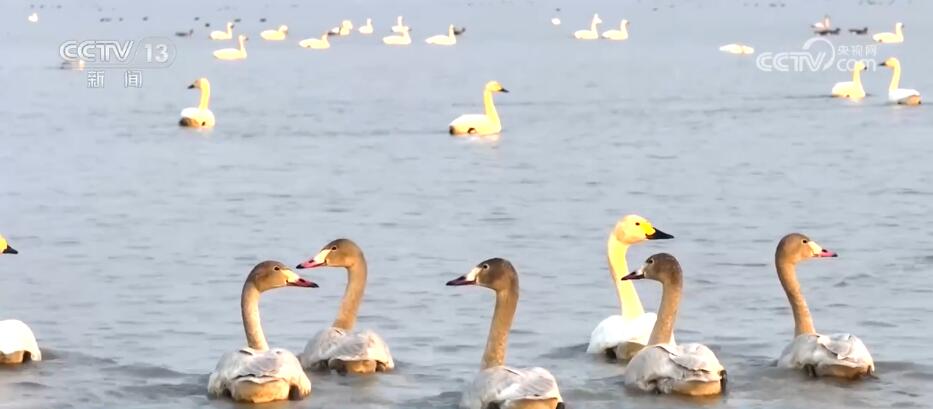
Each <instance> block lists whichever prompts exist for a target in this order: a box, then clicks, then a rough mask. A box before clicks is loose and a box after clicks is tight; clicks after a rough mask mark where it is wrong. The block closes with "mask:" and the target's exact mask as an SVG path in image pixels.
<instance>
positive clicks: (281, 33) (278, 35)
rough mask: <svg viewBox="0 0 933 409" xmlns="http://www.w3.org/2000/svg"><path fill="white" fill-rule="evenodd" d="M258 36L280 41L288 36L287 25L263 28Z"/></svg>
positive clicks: (267, 39)
mask: <svg viewBox="0 0 933 409" xmlns="http://www.w3.org/2000/svg"><path fill="white" fill-rule="evenodd" d="M259 36H260V37H262V39H263V40H266V41H282V40H284V39H285V37H286V36H288V26H286V25H284V24H283V25H281V26H279V27H278V28H276V29H274V30H264V31H263V32H261V33H259Z"/></svg>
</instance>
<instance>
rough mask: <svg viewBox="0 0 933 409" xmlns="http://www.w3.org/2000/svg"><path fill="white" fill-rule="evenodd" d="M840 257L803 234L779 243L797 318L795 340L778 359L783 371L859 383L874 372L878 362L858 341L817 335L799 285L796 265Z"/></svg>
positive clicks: (784, 282)
mask: <svg viewBox="0 0 933 409" xmlns="http://www.w3.org/2000/svg"><path fill="white" fill-rule="evenodd" d="M828 257H838V255H837V254H836V253H834V252H832V251H829V250H827V249H825V248H823V247H821V246H820V245H819V244H817V243H816V242H815V241H813V240H811V239H810V238H809V237H807V236H806V235H804V234H801V233H790V234H788V235H786V236H784V237H783V238H781V241H780V242H779V243H778V246H777V250H776V251H775V254H774V264H775V267H776V268H777V274H778V279H779V280H780V282H781V286H782V287H784V293H785V294H787V300H788V302H789V303H790V307H791V311H792V312H793V314H794V339H793V340H792V341H791V342H790V344H788V345H787V347H786V348H784V351H783V352H781V356H780V358H778V362H777V366H778V367H780V368H787V369H797V370H803V371H805V373H806V374H808V375H810V376H813V377H818V376H830V377H839V378H848V379H858V378H862V377H864V376H871V375H873V374H874V372H875V362H874V360H873V359H872V357H871V353H869V352H868V348H867V347H865V344H864V343H863V342H862V340H860V339H859V338H858V337H856V336H855V335H852V334H847V333H841V334H832V335H822V334H820V333H818V332H816V329H815V327H814V326H813V318H812V317H811V316H810V309H809V308H808V307H807V301H806V300H805V299H804V297H803V293H802V292H801V291H800V283H799V282H798V281H797V263H799V262H801V261H803V260H810V259H814V258H828Z"/></svg>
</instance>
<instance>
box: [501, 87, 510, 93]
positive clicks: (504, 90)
mask: <svg viewBox="0 0 933 409" xmlns="http://www.w3.org/2000/svg"><path fill="white" fill-rule="evenodd" d="M499 92H504V93H506V94H508V93H509V90H507V89H505V88H502V89H500V90H499Z"/></svg>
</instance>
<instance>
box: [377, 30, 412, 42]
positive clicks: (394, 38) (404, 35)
mask: <svg viewBox="0 0 933 409" xmlns="http://www.w3.org/2000/svg"><path fill="white" fill-rule="evenodd" d="M382 42H383V43H385V44H388V45H409V44H411V35H410V34H409V32H408V27H405V28H404V29H402V31H401V34H398V35H390V36H386V37H383V38H382Z"/></svg>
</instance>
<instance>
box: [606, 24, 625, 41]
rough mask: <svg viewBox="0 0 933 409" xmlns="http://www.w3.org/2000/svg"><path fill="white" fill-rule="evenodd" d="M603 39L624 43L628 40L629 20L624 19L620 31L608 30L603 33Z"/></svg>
mask: <svg viewBox="0 0 933 409" xmlns="http://www.w3.org/2000/svg"><path fill="white" fill-rule="evenodd" d="M603 38H605V39H607V40H615V41H623V40H628V20H626V19H622V22H621V23H619V29H618V30H607V31H605V32H603Z"/></svg>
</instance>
